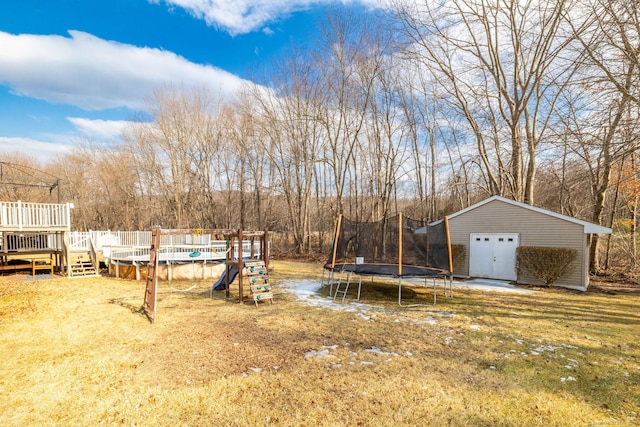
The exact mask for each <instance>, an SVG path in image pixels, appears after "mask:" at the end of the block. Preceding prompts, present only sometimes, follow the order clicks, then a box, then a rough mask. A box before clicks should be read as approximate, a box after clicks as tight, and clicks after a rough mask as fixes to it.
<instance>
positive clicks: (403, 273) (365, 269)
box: [322, 213, 453, 307]
mask: <svg viewBox="0 0 640 427" xmlns="http://www.w3.org/2000/svg"><path fill="white" fill-rule="evenodd" d="M342 219H343V216H342V214H340V215H339V217H338V222H337V223H336V228H335V231H334V240H333V248H332V252H331V258H330V262H327V263H326V264H325V265H324V270H327V271H329V277H328V282H329V296H330V297H331V298H332V299H333V300H334V301H335V299H336V298H337V296H338V294H339V293H341V294H342V302H344V300H345V298H346V293H347V291H348V289H349V285H350V284H351V278H352V276H353V275H358V276H359V280H358V294H357V295H358V296H357V300H358V301H359V300H360V293H361V289H362V277H363V276H370V277H391V278H397V279H398V305H399V306H403V307H416V306H426V305H435V304H436V302H437V280H438V279H439V278H442V279H443V280H444V296H445V298H446V297H447V279H449V280H448V282H449V293H448V297H449V298H453V259H452V256H451V237H450V234H449V219H448V217H446V216H445V217H444V226H445V233H446V239H447V250H448V267H449V269H448V270H446V269H441V268H435V267H429V266H426V265H425V266H422V265H407V264H403V263H402V232H403V227H402V213H399V227H398V228H399V242H398V263H397V264H387V263H385V264H383V263H365V262H358V261H362V260H359V259H358V257H357V256H356V262H355V263H336V258H337V250H338V239H339V237H340V230H341V225H342ZM336 272H338V273H340V279H339V280H338V282H337V283H336V282H335V281H334V275H335V273H336ZM423 273H424V274H423ZM344 274H346V275H347V279H346V284H345V290H344V291H341V290H340V285H341V283H342V280H343V275H344ZM418 277H420V278H422V277H424V281H425V284H424V285H425V287H427V281H428V279H429V278H432V279H433V303H432V304H411V305H403V304H402V280H403V279H404V278H418ZM324 280H325V279H324V271H323V274H322V282H323V284H324ZM334 283H335V284H336V290H335V293H334V290H333V285H334Z"/></svg>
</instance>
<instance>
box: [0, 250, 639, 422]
mask: <svg viewBox="0 0 640 427" xmlns="http://www.w3.org/2000/svg"><path fill="white" fill-rule="evenodd" d="M272 268H273V272H272V276H271V277H272V278H273V284H274V291H275V292H276V299H275V301H274V303H273V304H266V303H261V304H260V305H259V307H255V306H254V305H253V302H247V303H246V304H243V305H240V304H238V303H237V298H235V299H233V300H226V298H225V295H224V292H215V293H214V294H213V298H209V284H208V283H199V284H198V286H196V287H195V288H194V289H191V290H190V291H189V292H182V291H181V290H183V289H188V288H191V287H192V286H193V283H177V282H173V283H168V282H164V283H161V284H160V289H159V300H158V313H157V321H156V323H155V324H153V325H152V324H150V323H149V321H148V320H147V318H146V317H145V316H144V315H143V314H141V313H140V312H139V308H140V306H141V305H142V297H143V294H144V286H145V283H144V282H142V281H140V282H135V281H126V280H116V279H112V278H84V279H73V280H69V279H63V278H60V279H52V280H37V281H16V280H10V279H8V278H0V360H1V363H0V425H2V426H36V425H37V426H48V425H51V426H54V425H55V426H99V425H106V426H112V425H116V426H117V425H123V426H263V425H278V426H358V425H362V426H422V425H425V426H441V425H452V426H533V425H542V426H632V425H639V424H640V343H639V341H638V334H639V332H640V316H639V314H638V313H640V295H637V294H636V295H629V294H623V295H610V294H605V293H577V292H570V291H564V290H545V291H540V292H538V293H535V294H526V295H525V294H515V293H498V292H481V291H471V290H456V291H455V292H454V294H455V295H454V298H453V299H445V298H443V297H442V295H439V299H438V304H437V305H436V306H429V307H417V308H400V307H398V305H397V286H396V285H395V284H394V283H390V282H384V281H374V282H371V281H370V279H367V280H365V283H364V284H363V292H362V298H361V301H360V303H359V304H354V303H353V302H351V303H345V304H339V303H335V304H332V303H329V301H328V300H327V299H326V298H322V297H310V298H303V299H300V298H301V297H300V296H299V295H296V294H292V293H290V292H286V291H285V287H288V286H291V285H292V284H293V283H297V282H300V283H303V284H304V283H317V282H318V281H319V278H320V276H321V274H322V271H321V268H320V267H319V266H318V265H311V264H302V263H292V262H274V263H272ZM232 291H235V292H236V293H237V288H233V289H232ZM352 292H353V290H352ZM327 293H328V290H327V289H326V288H322V289H320V290H319V294H320V295H327ZM441 293H442V292H441V291H440V294H441ZM236 296H237V295H236ZM350 297H351V301H353V299H352V298H353V295H350ZM403 298H405V299H406V300H407V301H406V302H407V303H411V302H413V303H416V302H430V300H431V298H432V290H430V289H425V288H421V287H415V288H403Z"/></svg>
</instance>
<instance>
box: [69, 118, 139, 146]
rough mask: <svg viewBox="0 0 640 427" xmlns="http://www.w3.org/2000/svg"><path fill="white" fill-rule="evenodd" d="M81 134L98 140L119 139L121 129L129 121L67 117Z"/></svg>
mask: <svg viewBox="0 0 640 427" xmlns="http://www.w3.org/2000/svg"><path fill="white" fill-rule="evenodd" d="M67 120H69V122H71V124H72V125H74V126H75V127H76V129H77V130H78V132H80V134H82V135H83V136H85V137H87V138H89V139H92V140H98V141H113V140H116V139H119V137H120V135H122V131H123V129H124V128H125V127H126V126H128V125H129V124H130V123H131V122H129V121H126V120H101V119H99V120H92V119H84V118H81V117H67Z"/></svg>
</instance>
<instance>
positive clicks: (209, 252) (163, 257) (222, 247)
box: [102, 240, 260, 263]
mask: <svg viewBox="0 0 640 427" xmlns="http://www.w3.org/2000/svg"><path fill="white" fill-rule="evenodd" d="M235 249H236V250H235V253H238V247H237V245H236V248H235ZM102 250H103V254H104V256H105V258H109V259H110V260H111V261H114V262H126V263H134V262H135V263H141V262H142V263H144V262H149V257H150V253H151V245H149V246H104V247H103V248H102ZM107 253H108V254H109V255H108V256H107ZM252 253H253V256H254V257H255V256H257V255H258V254H259V253H260V242H259V241H254V242H253V252H252V251H251V241H250V240H246V241H244V242H242V256H243V257H244V258H250V257H251V254H252ZM226 256H227V242H226V241H225V240H212V241H210V242H209V244H206V245H198V244H190V245H180V244H177V245H176V244H172V245H169V244H167V245H164V244H162V243H161V244H160V251H159V254H158V260H159V261H161V262H170V263H177V262H186V261H223V260H224V259H225V258H226Z"/></svg>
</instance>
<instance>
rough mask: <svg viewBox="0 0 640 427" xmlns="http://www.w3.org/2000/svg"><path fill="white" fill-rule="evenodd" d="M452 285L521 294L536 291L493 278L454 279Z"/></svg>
mask: <svg viewBox="0 0 640 427" xmlns="http://www.w3.org/2000/svg"><path fill="white" fill-rule="evenodd" d="M453 286H454V288H467V289H478V290H481V291H495V292H516V293H522V294H533V293H535V292H536V291H534V290H531V289H523V288H519V287H517V286H514V285H512V284H511V283H509V282H506V281H504V280H495V279H470V280H454V281H453Z"/></svg>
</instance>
